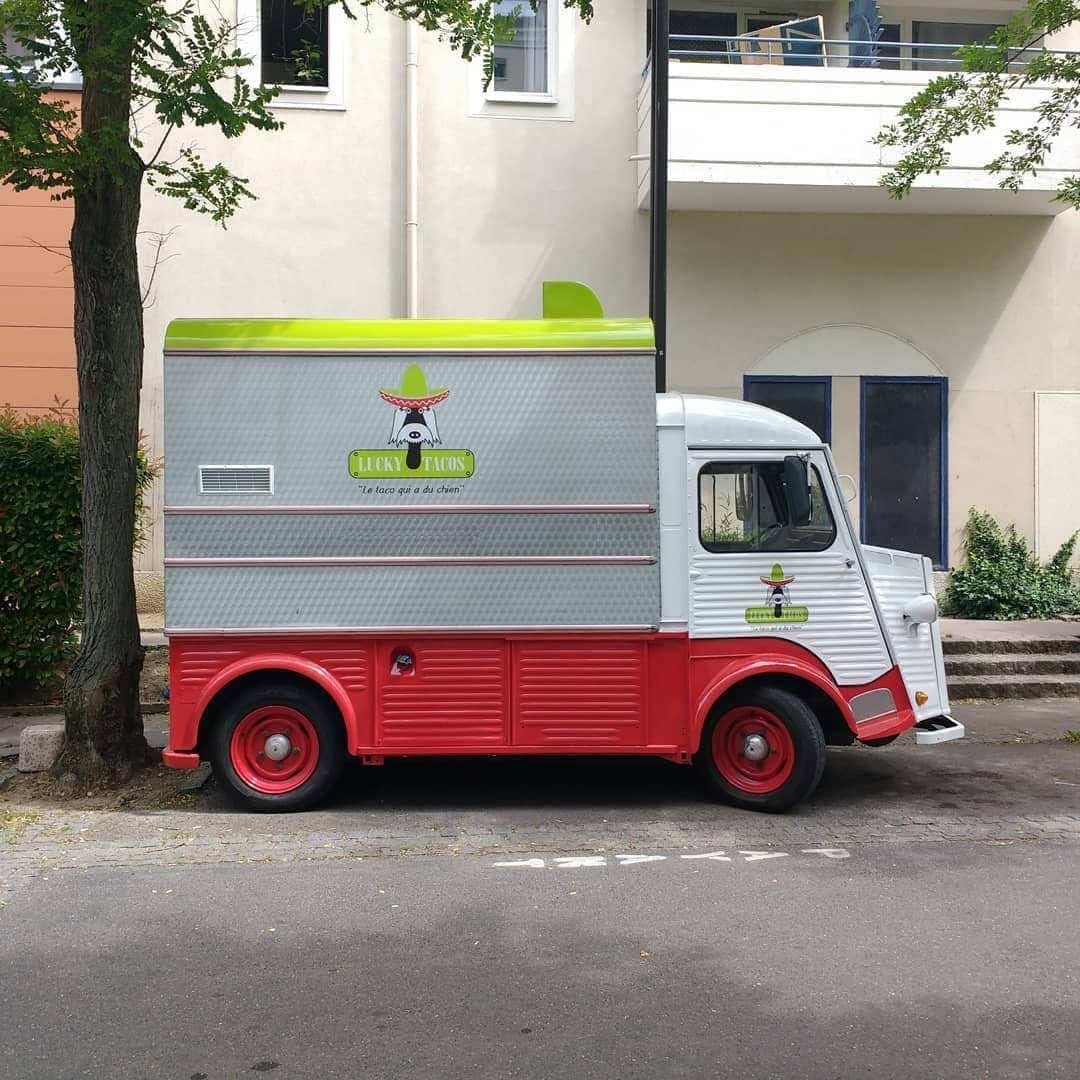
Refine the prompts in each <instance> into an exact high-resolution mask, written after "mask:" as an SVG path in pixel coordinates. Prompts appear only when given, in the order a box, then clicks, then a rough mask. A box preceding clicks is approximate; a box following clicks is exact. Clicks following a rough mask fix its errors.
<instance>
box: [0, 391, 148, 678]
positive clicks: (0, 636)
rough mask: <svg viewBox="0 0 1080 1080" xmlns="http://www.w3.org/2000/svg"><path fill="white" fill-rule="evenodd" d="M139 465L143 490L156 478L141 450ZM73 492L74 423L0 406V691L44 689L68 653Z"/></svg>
mask: <svg viewBox="0 0 1080 1080" xmlns="http://www.w3.org/2000/svg"><path fill="white" fill-rule="evenodd" d="M138 469H139V483H140V493H141V492H143V491H145V489H146V488H147V486H148V485H149V484H150V482H151V480H152V479H153V475H154V470H153V468H152V467H151V466H150V464H149V463H148V462H147V460H146V457H145V455H144V454H143V453H142V452H141V451H140V454H139V463H138ZM79 494H80V493H79V435H78V428H77V425H76V423H75V421H74V420H73V419H72V418H71V417H70V416H67V415H65V414H64V412H63V411H62V410H59V409H58V410H57V411H56V412H55V413H54V414H52V415H48V416H44V417H42V416H36V417H35V416H31V417H27V416H19V415H17V414H16V413H14V412H11V411H10V410H7V411H0V696H6V695H7V694H9V693H10V692H11V691H12V690H17V689H19V688H23V687H42V686H45V685H46V684H48V683H49V682H51V681H52V680H54V679H55V678H56V676H57V674H58V672H59V671H60V669H61V668H62V667H63V665H64V663H65V662H66V661H67V660H68V659H70V657H71V655H72V653H73V651H74V647H75V641H76V631H77V629H78V622H79V617H80V609H81V605H82V544H81V528H80V512H79ZM141 504H142V499H141V494H140V510H141ZM140 530H141V513H140V528H139V529H137V533H138V532H139V531H140ZM135 539H137V538H133V541H134V540H135Z"/></svg>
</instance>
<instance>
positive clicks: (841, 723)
mask: <svg viewBox="0 0 1080 1080" xmlns="http://www.w3.org/2000/svg"><path fill="white" fill-rule="evenodd" d="M758 686H777V687H780V688H781V689H784V690H788V691H789V692H791V693H793V694H796V695H798V697H800V698H801V699H802V700H803V701H804V702H805V703H806V704H807V705H808V706H809V708H810V709H811V710H812V711H813V713H814V715H815V716H816V717H817V719H818V723H820V724H821V728H822V731H823V733H824V735H825V741H826V742H827V743H828V744H829V745H831V746H849V745H851V743H853V742H854V741H855V730H856V725H855V718H854V716H852V714H851V708H850V706H849V705H848V703H847V701H846V700H845V698H844V696H843V695H842V694H841V693H840V691H839V689H838V688H837V686H836V684H835V683H834V682H833V681H832V680H831V678H828V677H826V676H825V675H823V674H822V673H821V672H818V671H816V670H815V669H814V668H813V667H810V666H809V665H803V664H798V663H788V662H785V663H775V662H769V661H763V662H760V663H755V664H752V665H748V666H747V667H740V668H739V669H738V670H735V671H731V670H728V671H725V672H723V673H722V674H721V675H719V676H718V677H717V678H716V679H714V680H713V681H712V682H711V683H710V684H709V685H708V686H707V687H706V688H705V690H704V691H703V693H702V694H701V697H700V699H699V701H698V704H697V709H696V712H695V715H694V730H693V733H692V735H693V738H692V742H691V745H692V752H693V753H695V754H696V753H697V752H698V751H699V750H700V749H701V737H702V732H703V731H704V729H705V724H706V723H707V722H708V720H709V717H710V716H712V715H713V713H714V712H715V711H716V710H717V709H721V710H722V709H724V708H726V707H727V706H729V705H730V704H731V702H732V701H734V700H735V699H736V698H737V697H738V695H739V694H740V693H743V692H745V691H747V690H750V689H753V688H754V687H758Z"/></svg>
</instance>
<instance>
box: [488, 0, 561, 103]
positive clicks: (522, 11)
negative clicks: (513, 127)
mask: <svg viewBox="0 0 1080 1080" xmlns="http://www.w3.org/2000/svg"><path fill="white" fill-rule="evenodd" d="M552 3H553V0H536V6H535V8H534V7H533V5H532V4H531V3H530V2H529V0H497V2H496V4H495V14H496V15H497V16H502V17H503V18H504V19H506V20H508V21H509V23H510V28H509V30H508V31H507V32H506V34H505V35H504V40H501V41H499V42H498V43H497V44H496V45H495V49H494V58H493V59H494V78H493V79H492V82H491V86H490V88H489V91H488V92H489V94H490V95H491V96H492V97H495V98H502V99H508V100H515V101H516V100H521V99H526V100H527V99H528V98H544V99H546V100H550V99H552V98H554V96H555V27H556V25H557V24H558V11H554V12H553V11H551V10H549V9H550V8H551V6H552Z"/></svg>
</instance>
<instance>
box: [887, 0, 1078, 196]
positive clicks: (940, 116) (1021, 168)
mask: <svg viewBox="0 0 1080 1080" xmlns="http://www.w3.org/2000/svg"><path fill="white" fill-rule="evenodd" d="M1078 20H1080V0H1029V3H1028V6H1027V7H1026V8H1025V9H1024V10H1023V11H1022V12H1021V13H1020V14H1018V15H1016V16H1014V17H1013V18H1012V19H1011V20H1010V21H1009V23H1008V24H1007V25H1005V26H1003V27H1001V28H999V29H998V30H997V31H995V33H994V34H993V36H992V37H991V39H990V41H989V42H988V43H987V44H985V45H967V46H964V48H962V49H961V50H960V57H961V70H960V71H958V72H954V73H951V74H949V75H945V76H942V77H940V78H936V79H934V80H933V81H932V82H931V83H930V84H929V85H928V86H927V88H926V89H925V90H923V91H921V92H920V93H918V94H916V95H915V97H913V98H912V99H911V100H910V101H908V102H907V104H905V105H904V106H903V107H902V108H901V109H900V114H899V118H898V120H897V121H896V122H895V123H893V124H889V125H887V126H886V127H885V128H883V129H882V131H881V132H880V133H879V134H878V135H877V137H876V138H875V140H874V142H875V143H876V144H877V145H879V146H884V147H891V148H896V149H899V150H900V151H902V153H901V157H900V159H899V161H898V162H897V163H896V165H894V166H893V167H892V168H891V169H890V170H889V171H888V172H887V173H886V174H885V175H884V176H883V177H882V179H881V184H882V186H883V187H885V188H886V190H887V191H888V192H889V194H890V195H892V197H893V198H896V199H902V198H904V197H905V196H906V195H908V194H910V192H911V189H912V187H913V185H914V184H915V182H916V181H917V180H918V179H919V178H920V177H922V176H926V175H931V174H937V173H939V172H941V170H942V169H943V168H945V167H946V165H948V163H949V160H950V157H951V150H952V144H953V142H954V141H955V140H956V139H958V138H961V137H962V136H964V135H969V134H973V133H977V132H983V131H987V130H989V129H990V128H993V127H994V126H995V125H996V124H997V121H998V117H999V115H1000V114H999V112H998V109H999V108H1000V107H1001V106H1002V105H1003V104H1004V103H1005V98H1006V96H1007V95H1008V94H1012V93H1015V92H1017V91H1020V90H1026V91H1029V92H1030V91H1033V90H1034V91H1036V92H1037V93H1039V94H1041V95H1042V99H1041V102H1040V104H1039V105H1038V107H1037V109H1036V119H1035V121H1034V123H1032V124H1031V125H1030V126H1029V127H1027V128H1017V129H1013V130H1011V131H1008V132H1006V133H1005V136H1004V143H1005V147H1006V149H1005V150H1004V151H1003V152H1002V153H1001V154H999V155H998V156H997V157H995V158H994V159H992V160H991V161H988V162H987V163H986V166H985V167H986V169H987V171H989V172H990V173H991V174H993V175H995V176H998V177H999V180H998V183H999V185H1000V186H1001V187H1002V188H1003V189H1005V190H1006V191H1013V192H1015V191H1019V190H1020V188H1021V187H1022V186H1023V183H1024V181H1025V180H1026V179H1028V178H1029V177H1032V176H1035V175H1037V173H1038V170H1039V169H1040V168H1041V167H1042V166H1043V165H1045V163H1046V159H1047V157H1048V155H1049V154H1050V152H1051V150H1052V149H1053V146H1054V143H1055V141H1056V140H1057V139H1058V138H1059V137H1060V136H1061V134H1062V132H1063V131H1064V130H1065V128H1067V127H1070V126H1071V127H1077V126H1080V57H1077V56H1074V55H1068V54H1065V55H1061V54H1055V53H1053V52H1044V51H1042V45H1043V44H1044V41H1045V38H1046V36H1047V35H1048V34H1053V33H1054V32H1055V31H1057V30H1060V29H1062V28H1063V27H1066V26H1068V25H1070V24H1071V23H1074V22H1077V21H1078ZM1057 198H1058V199H1059V200H1061V201H1063V202H1065V203H1068V204H1069V205H1071V206H1073V207H1076V208H1080V181H1078V178H1077V177H1068V178H1066V179H1065V180H1063V181H1062V182H1061V183H1060V184H1059V185H1058V190H1057Z"/></svg>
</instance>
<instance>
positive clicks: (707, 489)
mask: <svg viewBox="0 0 1080 1080" xmlns="http://www.w3.org/2000/svg"><path fill="white" fill-rule="evenodd" d="M808 472H809V480H810V504H811V514H810V521H809V522H807V523H806V524H805V525H793V524H790V522H789V518H788V509H787V506H788V500H787V498H786V497H785V493H784V462H783V461H762V462H757V463H749V462H746V463H744V462H721V461H713V462H710V463H709V464H708V465H706V466H705V467H704V468H703V469H702V470H701V472H700V473H699V474H698V506H699V515H698V536H699V538H700V540H701V546H702V547H703V548H705V550H706V551H713V552H736V551H769V552H783V551H825V549H826V548H829V547H831V546H832V543H833V541H834V540H835V539H836V524H835V522H834V521H833V516H832V512H831V511H830V510H829V504H828V502H827V501H826V498H825V489H824V488H823V487H822V483H821V475H820V474H819V473H818V471H817V469H816V468H814V466H810V468H809V470H808Z"/></svg>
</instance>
